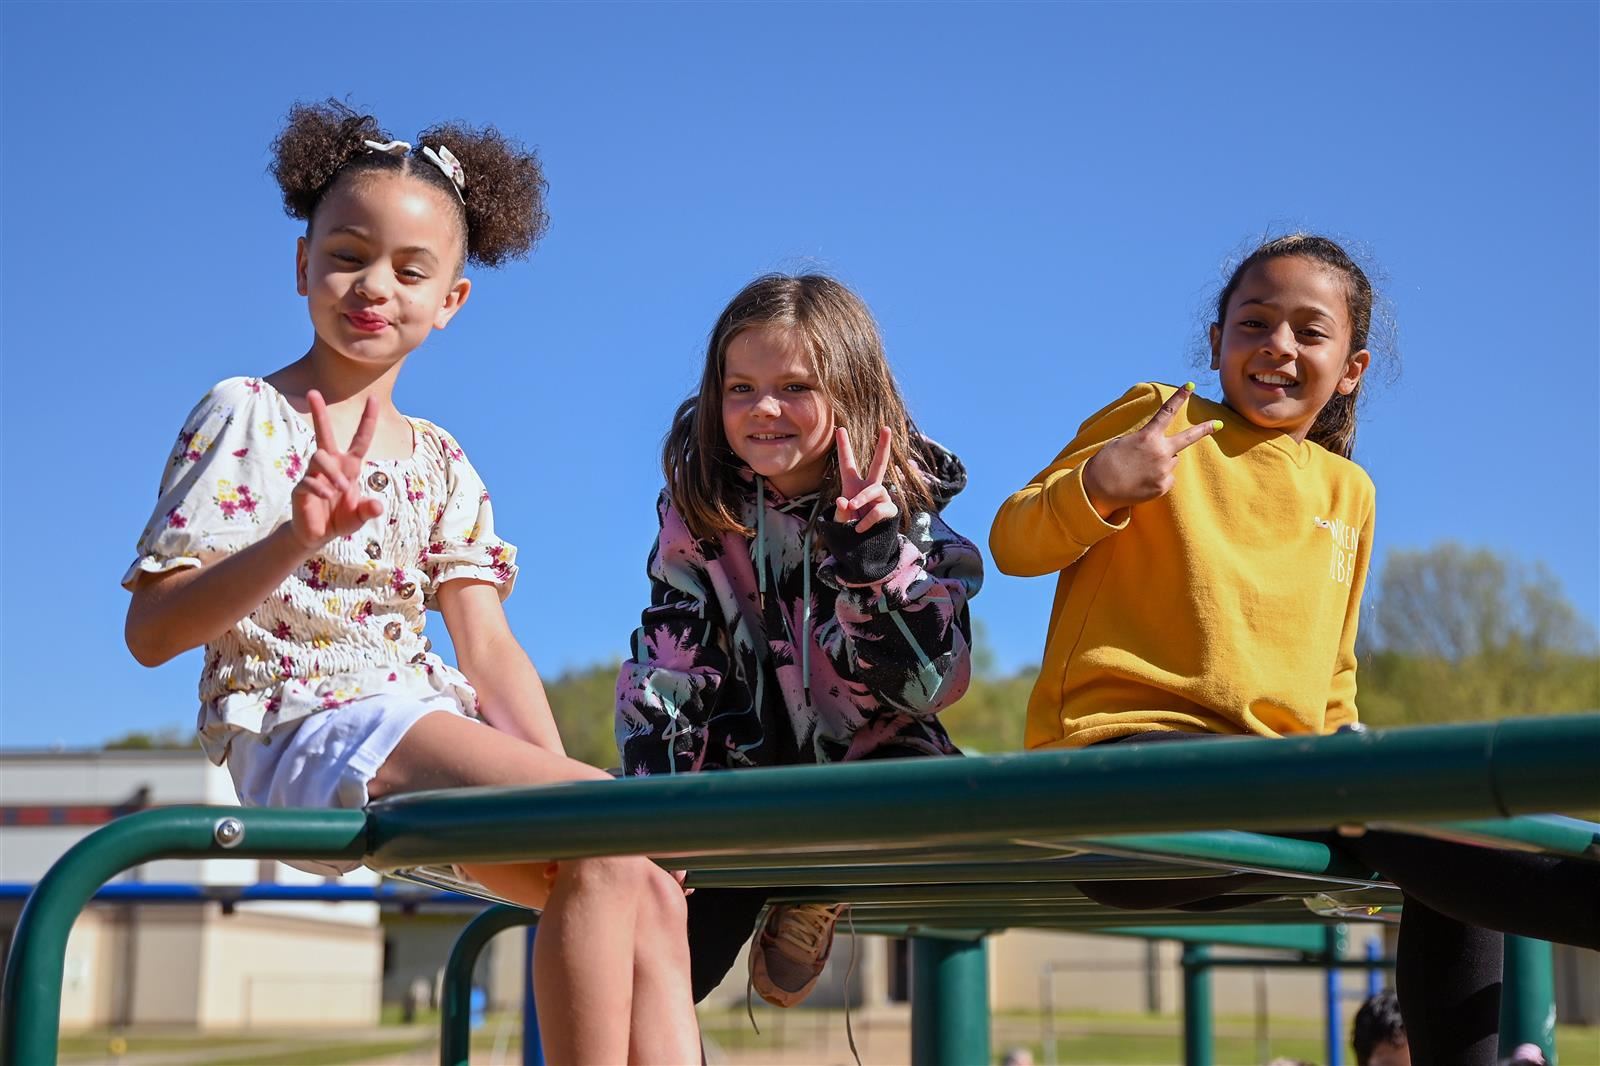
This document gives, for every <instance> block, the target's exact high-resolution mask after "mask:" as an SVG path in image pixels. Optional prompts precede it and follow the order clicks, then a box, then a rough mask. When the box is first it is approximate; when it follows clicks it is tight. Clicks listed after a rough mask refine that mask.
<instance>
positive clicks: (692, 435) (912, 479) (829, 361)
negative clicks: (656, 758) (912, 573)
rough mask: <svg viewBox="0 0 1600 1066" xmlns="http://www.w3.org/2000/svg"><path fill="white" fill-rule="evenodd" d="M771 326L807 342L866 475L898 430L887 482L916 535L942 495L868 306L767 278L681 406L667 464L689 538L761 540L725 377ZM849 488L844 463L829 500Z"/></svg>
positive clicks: (733, 317) (793, 281)
mask: <svg viewBox="0 0 1600 1066" xmlns="http://www.w3.org/2000/svg"><path fill="white" fill-rule="evenodd" d="M767 326H780V327H788V328H791V329H793V330H795V331H796V332H798V333H799V335H800V336H801V337H802V338H804V340H805V343H806V348H807V350H808V351H809V352H810V354H811V361H812V366H813V368H814V369H815V371H816V374H817V378H818V381H819V382H820V384H821V391H822V395H823V397H824V398H825V399H826V400H827V401H828V405H829V407H830V408H831V409H832V412H833V421H834V425H835V426H842V427H843V428H844V429H845V431H846V432H848V433H849V434H850V442H851V444H853V445H855V447H856V450H857V451H856V454H857V459H858V460H859V462H860V463H861V465H862V467H863V469H864V468H865V467H866V466H867V464H868V463H869V462H870V461H871V456H870V455H869V454H868V452H869V451H870V450H871V449H872V448H873V447H874V445H875V444H876V441H877V438H878V428H879V427H880V426H888V427H889V430H890V432H891V434H892V436H891V438H890V443H889V448H890V454H889V468H888V472H887V473H886V474H885V475H884V484H885V486H886V487H887V488H888V489H889V493H890V495H891V496H892V497H893V498H894V502H895V506H896V507H898V508H899V509H900V522H901V526H902V528H909V523H910V521H911V516H912V514H913V513H914V512H916V511H927V510H932V509H933V496H932V493H930V492H929V491H928V486H927V483H926V482H925V481H924V480H923V477H922V473H921V471H920V470H919V469H918V468H917V465H916V463H915V462H913V460H912V455H913V448H915V447H918V445H916V444H915V443H914V438H913V434H914V432H915V430H914V429H913V427H912V425H911V420H910V418H909V416H908V415H907V414H906V408H905V402H904V401H903V400H902V399H901V398H900V388H899V386H898V385H896V384H895V380H894V375H893V373H891V372H890V370H889V361H888V359H887V358H885V356H884V354H883V341H882V340H881V339H880V338H879V336H878V327H877V324H876V323H875V322H873V320H872V313H871V312H870V311H868V310H867V306H866V304H864V303H862V302H861V299H860V297H858V296H856V294H855V293H853V292H851V291H850V290H849V289H848V288H846V287H845V286H844V285H842V284H840V283H839V282H837V281H835V280H834V279H833V278H830V277H827V276H825V275H822V274H800V275H788V274H766V275H764V276H762V277H759V278H757V279H756V280H754V281H752V282H751V283H750V284H748V285H746V286H745V287H744V288H743V289H741V290H740V291H739V294H738V295H737V296H735V297H734V298H733V299H732V301H730V302H729V304H728V306H727V307H726V308H724V309H723V311H722V314H721V315H720V316H718V318H717V324H716V325H715V326H714V327H713V328H712V330H711V337H710V340H709V342H708V343H707V345H706V362H705V368H704V370H703V371H702V373H701V375H700V387H699V389H698V390H697V391H696V392H695V394H694V395H693V396H690V397H689V398H688V399H687V400H685V401H683V403H682V404H681V405H680V406H679V407H678V411H677V413H676V414H675V415H673V418H672V428H671V429H669V430H668V431H667V439H666V443H665V445H664V447H663V448H662V453H661V466H662V470H663V472H664V473H665V475H666V479H667V492H668V494H669V496H670V497H671V499H672V505H673V506H674V507H675V508H677V510H678V513H679V514H680V515H681V516H682V517H683V521H684V524H685V525H686V526H688V528H689V531H690V532H691V533H692V534H694V536H696V537H698V538H700V539H709V538H711V537H715V536H718V535H719V534H722V533H740V534H743V535H745V536H749V535H750V533H751V530H750V529H749V527H747V526H746V525H745V524H744V523H743V522H742V521H740V517H739V515H740V498H741V496H742V494H743V493H744V492H745V491H747V490H746V488H745V483H744V481H743V479H742V478H741V477H740V476H739V471H740V468H741V467H742V465H743V464H742V463H741V462H740V460H739V457H738V456H737V455H736V454H735V453H734V451H733V447H732V446H731V445H730V444H729V443H728V438H727V436H726V434H725V433H724V432H723V428H722V375H723V369H724V366H725V364H726V358H727V352H728V344H729V343H730V342H731V341H732V340H733V339H734V338H735V337H737V336H738V335H739V334H740V333H743V332H744V331H745V330H747V329H761V328H763V327H767ZM839 485H840V482H839V470H838V464H837V462H832V461H830V463H829V464H828V473H827V477H826V479H825V481H824V483H823V487H822V494H823V495H822V499H823V500H824V501H827V500H832V499H834V498H836V497H838V496H839V494H840V487H839Z"/></svg>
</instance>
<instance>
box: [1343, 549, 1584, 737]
mask: <svg viewBox="0 0 1600 1066" xmlns="http://www.w3.org/2000/svg"><path fill="white" fill-rule="evenodd" d="M1377 589H1378V595H1377V598H1376V603H1375V605H1374V609H1373V611H1372V623H1373V624H1372V625H1371V626H1370V627H1369V629H1368V631H1367V632H1366V633H1364V634H1363V640H1362V654H1361V664H1360V675H1359V676H1360V682H1359V684H1360V695H1359V696H1358V697H1357V701H1358V703H1359V704H1360V706H1361V714H1362V717H1363V718H1364V719H1365V720H1366V721H1368V722H1369V723H1371V724H1376V725H1396V724H1401V723H1408V722H1440V721H1458V720H1462V719H1485V718H1502V717H1508V716H1513V715H1521V714H1553V713H1562V712H1569V711H1581V710H1589V709H1593V708H1596V707H1600V654H1597V649H1596V638H1595V631H1594V627H1593V626H1591V625H1589V624H1588V623H1587V622H1586V621H1584V619H1583V618H1582V616H1580V615H1579V614H1578V611H1577V609H1576V608H1575V607H1574V606H1573V605H1572V603H1571V602H1570V601H1568V600H1567V598H1566V597H1565V596H1564V595H1563V594H1562V592H1561V589H1560V586H1559V584H1558V583H1557V582H1556V580H1555V578H1554V576H1553V575H1551V574H1550V572H1549V571H1548V570H1547V569H1545V568H1544V567H1543V566H1539V565H1535V566H1532V567H1528V566H1524V565H1523V564H1521V563H1518V562H1516V561H1515V560H1511V559H1507V558H1504V557H1502V556H1499V555H1496V554H1495V553H1494V552H1492V551H1489V550H1487V549H1482V548H1479V549H1469V548H1465V547H1463V546H1461V545H1459V544H1453V543H1445V544H1440V545H1437V546H1435V547H1433V548H1429V549H1426V550H1419V551H1396V552H1392V553H1391V554H1390V555H1389V558H1388V560H1387V562H1386V563H1385V565H1384V568H1383V572H1382V574H1381V575H1379V578H1378V581H1377Z"/></svg>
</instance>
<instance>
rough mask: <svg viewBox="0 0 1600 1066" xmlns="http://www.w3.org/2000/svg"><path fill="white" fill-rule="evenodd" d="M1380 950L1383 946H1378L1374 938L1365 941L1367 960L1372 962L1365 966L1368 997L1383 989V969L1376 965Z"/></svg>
mask: <svg viewBox="0 0 1600 1066" xmlns="http://www.w3.org/2000/svg"><path fill="white" fill-rule="evenodd" d="M1381 951H1383V948H1382V947H1380V946H1379V944H1378V942H1377V941H1376V940H1369V941H1367V962H1369V963H1373V964H1374V965H1371V966H1368V967H1367V998H1368V999H1371V998H1372V997H1373V996H1375V995H1377V994H1378V993H1379V992H1382V991H1383V970H1382V969H1380V968H1379V967H1378V966H1377V965H1376V963H1377V961H1378V955H1379V953H1380V952H1381Z"/></svg>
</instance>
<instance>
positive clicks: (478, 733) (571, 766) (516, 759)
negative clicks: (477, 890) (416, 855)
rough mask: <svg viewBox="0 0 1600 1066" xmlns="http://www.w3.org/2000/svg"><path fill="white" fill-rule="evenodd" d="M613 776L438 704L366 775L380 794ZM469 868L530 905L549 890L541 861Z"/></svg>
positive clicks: (371, 792) (494, 888)
mask: <svg viewBox="0 0 1600 1066" xmlns="http://www.w3.org/2000/svg"><path fill="white" fill-rule="evenodd" d="M607 777H608V775H607V774H606V773H605V771H603V770H597V769H595V768H594V767H592V766H589V765H587V764H585V763H581V762H578V761H577V760H575V759H569V758H567V757H566V756H564V755H557V754H556V753H555V752H552V751H546V750H545V749H544V748H541V747H538V746H537V745H534V744H529V743H527V742H525V741H521V740H518V739H516V738H515V737H510V736H507V735H506V734H504V733H498V732H495V731H494V730H493V729H490V728H487V727H486V726H484V725H482V724H480V723H478V722H473V721H469V720H468V719H466V718H463V717H461V716H460V715H455V714H450V713H449V712H447V711H439V712H437V713H434V714H430V715H426V716H425V717H423V718H422V719H421V720H419V721H418V722H417V724H416V725H414V726H412V727H411V728H410V729H408V730H407V731H406V735H405V736H404V737H402V738H401V740H400V743H399V744H398V745H396V747H395V749H394V751H393V752H391V753H390V754H389V759H388V761H387V762H385V763H384V764H383V765H382V766H381V767H379V769H378V772H377V774H376V775H374V776H373V779H372V780H371V781H370V782H368V784H367V795H368V796H369V797H370V798H372V799H379V798H381V797H383V796H390V795H398V794H400V793H405V792H421V791H424V790H427V789H434V788H464V787H470V786H474V785H503V786H506V787H512V786H516V785H548V784H555V783H556V782H558V781H587V780H598V781H604V780H606V779H607ZM463 869H464V870H465V871H466V872H467V875H468V876H469V877H472V878H475V879H476V880H477V881H478V882H479V883H481V884H482V885H483V886H484V887H485V888H487V889H489V890H490V891H491V892H494V893H495V894H497V895H500V896H504V897H505V898H507V899H510V900H515V901H516V902H518V903H522V904H525V905H527V906H533V907H543V906H544V904H545V897H546V896H547V895H548V893H549V891H550V885H549V883H548V882H547V881H546V879H545V864H544V863H542V862H535V863H494V864H488V865H471V864H466V865H464V866H463Z"/></svg>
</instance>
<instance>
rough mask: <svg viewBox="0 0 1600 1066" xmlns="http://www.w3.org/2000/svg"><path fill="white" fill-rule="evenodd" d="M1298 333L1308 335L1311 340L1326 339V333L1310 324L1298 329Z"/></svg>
mask: <svg viewBox="0 0 1600 1066" xmlns="http://www.w3.org/2000/svg"><path fill="white" fill-rule="evenodd" d="M1300 334H1301V336H1305V337H1310V338H1312V339H1313V340H1319V341H1322V340H1327V339H1328V335H1327V334H1326V333H1324V332H1322V331H1321V330H1320V329H1316V328H1315V327H1312V326H1307V327H1306V328H1305V329H1303V330H1301V331H1300Z"/></svg>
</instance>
